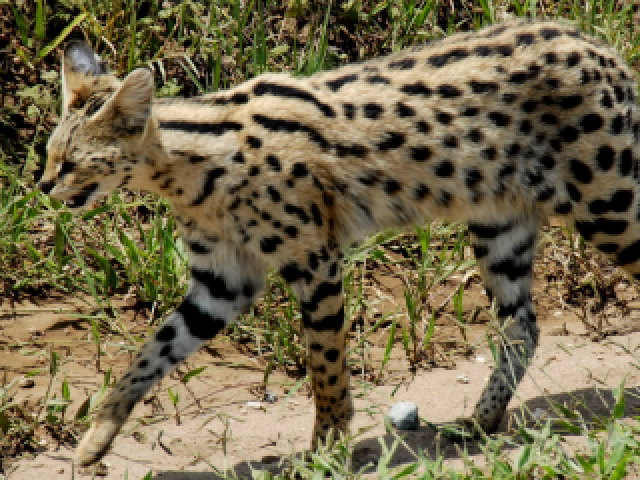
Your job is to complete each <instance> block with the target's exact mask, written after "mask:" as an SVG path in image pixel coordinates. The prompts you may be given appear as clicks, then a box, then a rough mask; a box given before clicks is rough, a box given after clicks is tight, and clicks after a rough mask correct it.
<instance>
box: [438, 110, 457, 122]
mask: <svg viewBox="0 0 640 480" xmlns="http://www.w3.org/2000/svg"><path fill="white" fill-rule="evenodd" d="M436 120H437V121H438V122H440V123H441V124H443V125H449V124H450V123H451V121H452V120H453V115H451V114H450V113H447V112H436Z"/></svg>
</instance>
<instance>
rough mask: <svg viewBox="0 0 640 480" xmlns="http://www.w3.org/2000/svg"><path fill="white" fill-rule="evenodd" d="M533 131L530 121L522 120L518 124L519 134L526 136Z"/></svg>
mask: <svg viewBox="0 0 640 480" xmlns="http://www.w3.org/2000/svg"><path fill="white" fill-rule="evenodd" d="M532 130H533V125H531V121H530V120H528V119H525V120H523V121H522V122H521V123H520V132H521V133H524V134H525V135H528V134H529V133H531V131H532Z"/></svg>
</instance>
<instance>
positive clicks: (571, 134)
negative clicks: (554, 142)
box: [560, 126, 580, 143]
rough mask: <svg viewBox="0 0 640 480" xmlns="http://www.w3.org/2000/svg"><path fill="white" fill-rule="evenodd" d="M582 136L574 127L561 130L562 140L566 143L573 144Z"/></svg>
mask: <svg viewBox="0 0 640 480" xmlns="http://www.w3.org/2000/svg"><path fill="white" fill-rule="evenodd" d="M579 136H580V131H579V130H578V129H577V128H575V127H572V126H567V127H562V129H561V130H560V138H561V139H562V141H563V142H565V143H573V142H575V141H576V140H577V139H578V137H579Z"/></svg>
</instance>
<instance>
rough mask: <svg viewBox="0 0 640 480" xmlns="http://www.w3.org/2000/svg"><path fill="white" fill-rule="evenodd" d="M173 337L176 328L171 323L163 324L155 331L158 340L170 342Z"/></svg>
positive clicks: (174, 336)
mask: <svg viewBox="0 0 640 480" xmlns="http://www.w3.org/2000/svg"><path fill="white" fill-rule="evenodd" d="M174 338H176V329H175V328H174V327H172V326H171V325H165V326H163V327H162V328H161V329H160V330H158V332H157V333H156V340H157V341H158V342H170V341H171V340H173V339H174Z"/></svg>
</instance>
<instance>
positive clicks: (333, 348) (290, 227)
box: [42, 21, 640, 463]
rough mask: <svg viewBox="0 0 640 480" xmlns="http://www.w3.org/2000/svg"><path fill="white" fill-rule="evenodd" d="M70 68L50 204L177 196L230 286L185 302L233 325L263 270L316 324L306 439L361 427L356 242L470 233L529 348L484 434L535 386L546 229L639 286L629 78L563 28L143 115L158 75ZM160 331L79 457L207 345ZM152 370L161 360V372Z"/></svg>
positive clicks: (494, 398)
mask: <svg viewBox="0 0 640 480" xmlns="http://www.w3.org/2000/svg"><path fill="white" fill-rule="evenodd" d="M78 55H79V54H78ZM89 63H91V62H89ZM89 70H91V69H89ZM93 70H94V71H96V72H97V71H98V70H99V68H98V66H93ZM64 71H65V76H64V78H65V86H64V91H65V102H64V108H63V118H62V119H61V122H60V124H59V126H58V127H57V129H56V130H55V132H54V133H53V134H52V137H51V139H50V142H49V163H48V165H47V170H46V172H45V174H44V176H43V180H42V182H43V183H42V184H43V185H45V186H46V187H47V188H46V190H50V191H51V194H52V195H53V196H56V197H58V198H61V199H71V201H72V203H73V204H75V206H82V205H85V204H86V203H87V202H88V201H90V200H91V199H93V198H95V196H96V195H97V194H99V193H107V192H108V191H110V190H111V189H113V188H116V187H118V186H128V187H131V188H139V189H143V190H146V191H150V192H154V193H157V194H159V195H162V196H164V197H166V198H168V199H169V201H170V203H171V206H172V208H173V212H174V214H175V216H176V218H177V219H178V222H179V223H180V228H181V232H182V235H183V237H184V239H185V241H186V242H187V244H188V245H190V248H191V251H190V258H191V262H192V265H193V267H194V268H197V269H205V270H206V271H207V272H213V273H215V274H216V275H217V276H218V277H216V278H217V279H218V280H216V282H217V283H215V284H216V285H218V284H220V285H222V286H221V287H219V288H222V290H223V291H224V292H226V297H225V298H222V297H224V296H223V295H221V296H220V297H216V295H217V294H216V293H215V292H212V293H211V295H210V296H207V295H208V294H207V293H206V288H205V287H207V284H204V283H202V282H200V280H197V279H196V280H194V281H193V283H192V288H191V290H190V294H189V295H188V297H187V299H186V300H185V304H183V306H184V308H185V311H186V309H187V307H189V308H191V309H192V310H190V311H195V312H196V317H198V318H200V317H199V313H198V312H200V313H201V314H202V315H201V316H202V317H203V318H205V319H214V320H217V319H222V320H221V321H224V322H229V321H232V320H233V318H235V315H237V313H238V311H239V310H240V309H241V307H242V308H244V307H246V306H247V305H248V304H250V301H251V300H252V299H253V298H254V293H255V292H254V287H256V289H257V288H258V287H259V286H260V285H261V283H260V282H261V281H260V280H258V279H259V278H261V277H262V276H264V274H265V272H266V271H267V269H268V268H275V269H278V270H280V271H281V273H282V274H283V276H284V277H285V279H287V280H289V281H290V282H291V283H292V286H293V287H294V291H295V292H296V294H297V295H298V296H299V298H300V300H301V304H302V310H303V315H306V316H305V317H304V318H305V320H304V321H305V326H306V327H307V328H306V332H307V342H308V344H309V345H310V347H311V348H310V352H309V364H308V366H309V370H310V372H311V376H312V387H313V391H314V398H315V401H316V406H317V414H316V423H315V428H314V442H315V439H316V438H325V436H326V434H327V431H328V430H329V428H331V427H333V428H335V429H336V430H338V431H341V432H344V431H346V428H347V422H348V420H349V418H350V417H351V415H352V406H351V400H350V395H349V394H348V388H349V384H348V381H349V380H348V372H347V367H346V358H345V349H344V346H345V330H346V329H345V325H344V324H343V322H342V320H339V321H338V320H337V318H338V314H340V313H341V312H342V305H343V300H342V296H341V292H340V283H339V282H340V280H339V278H340V275H339V273H340V268H339V267H340V260H341V254H340V248H341V247H342V246H344V245H345V244H346V243H347V242H349V241H351V240H352V239H354V238H362V237H363V236H364V235H366V234H368V233H371V232H374V231H377V230H379V229H381V228H389V227H398V226H401V227H402V226H408V225H413V224H418V223H421V222H426V221H429V220H430V219H433V218H443V219H448V220H456V221H469V222H471V232H472V237H473V241H474V246H475V247H476V253H478V252H482V254H478V262H479V266H480V269H481V271H482V273H483V276H484V277H485V281H486V283H487V287H488V289H490V291H491V292H492V293H493V294H494V296H495V299H496V302H497V303H498V305H499V307H500V308H502V310H501V311H502V312H503V313H504V315H505V316H513V317H514V319H515V323H514V324H513V326H511V327H509V329H508V340H510V341H513V342H514V343H515V344H518V345H519V346H518V347H513V346H512V345H510V344H509V342H506V343H505V344H504V345H503V347H502V348H503V355H504V362H505V365H503V366H502V367H501V368H499V369H497V372H496V375H495V376H492V379H491V381H490V383H489V386H488V387H487V389H486V390H485V393H484V394H483V397H482V399H481V400H480V402H479V403H478V406H477V407H476V411H475V412H474V419H475V421H477V422H478V424H479V426H480V427H481V428H484V429H486V430H492V429H495V427H496V426H497V424H498V422H499V420H500V418H501V416H502V413H503V412H504V409H505V408H506V403H508V400H509V398H510V393H505V389H506V390H511V391H512V390H513V389H514V388H515V385H517V382H518V381H519V380H520V379H521V378H522V375H523V374H524V368H525V367H526V358H525V359H524V360H522V359H521V358H519V357H518V356H517V355H515V354H514V353H513V352H515V351H516V350H517V352H519V354H522V355H523V356H524V357H530V356H531V354H532V352H533V349H534V348H535V344H536V342H537V327H536V326H535V316H534V315H533V311H532V306H531V299H530V293H529V289H530V280H531V272H530V263H531V261H532V258H533V243H534V240H535V230H536V228H537V227H538V226H539V224H540V223H541V222H542V221H544V219H546V218H547V217H548V216H549V215H552V214H555V215H561V216H565V217H566V219H567V221H574V222H575V223H576V226H577V228H578V230H579V231H581V233H583V234H584V235H585V237H587V239H588V240H591V241H594V242H595V243H596V245H597V246H598V248H600V249H601V250H603V251H605V252H606V253H609V254H612V256H613V257H614V259H617V260H618V261H620V262H621V263H623V264H624V265H625V266H626V268H627V269H628V270H629V271H630V272H632V273H638V272H640V262H638V261H637V256H636V255H635V253H634V251H635V250H634V248H635V242H637V241H638V239H639V238H640V228H638V226H637V215H638V212H637V204H638V194H639V193H640V192H639V191H638V184H637V154H638V152H637V150H638V149H637V136H638V123H637V122H638V120H637V106H636V103H635V96H636V94H637V87H636V83H635V79H634V75H633V73H632V72H631V71H630V70H629V68H628V67H627V66H626V65H625V64H624V61H623V60H622V59H621V58H620V56H619V55H618V54H617V53H616V52H615V51H614V50H613V49H612V48H611V47H609V46H607V45H604V44H602V43H601V42H599V41H596V40H594V39H592V38H590V37H587V36H585V35H584V34H582V33H580V32H579V31H577V30H576V29H575V28H574V27H572V26H569V25H562V24H556V23H552V22H541V23H527V22H522V21H517V22H512V23H509V24H505V25H499V26H496V27H491V28H488V29H485V30H482V31H480V32H478V33H472V34H458V35H454V36H452V37H450V38H447V39H445V40H443V41H441V42H435V43H433V44H431V45H429V46H426V47H421V48H413V49H408V50H405V51H403V52H400V53H398V54H395V55H391V56H388V57H384V58H380V59H376V60H373V61H369V62H366V63H361V64H355V65H348V66H345V67H342V68H340V69H337V70H333V71H330V72H323V73H319V74H317V75H314V76H312V77H309V78H293V77H291V76H289V75H285V74H266V75H262V76H260V77H257V78H255V79H252V80H250V81H248V82H246V83H244V84H242V85H239V86H237V87H235V88H233V89H232V90H229V91H226V92H219V93H215V94H212V95H207V96H204V97H198V98H194V99H187V100H183V99H161V100H156V101H154V102H153V103H152V98H151V97H152V86H153V78H152V74H151V72H150V71H147V70H136V71H134V72H132V73H131V74H130V75H129V76H128V77H127V78H126V79H125V80H124V82H122V83H120V82H118V81H117V80H116V79H115V77H113V76H110V75H100V76H97V77H96V76H95V75H84V74H82V73H74V72H73V65H68V64H65V66H64ZM116 89H117V90H116ZM114 90H116V91H115V93H113V92H114ZM92 94H93V95H92ZM100 101H102V103H100ZM85 102H86V103H85ZM92 102H94V103H93V106H92ZM91 109H93V110H96V111H90V112H89V110H91ZM610 151H611V152H612V153H611V154H610V155H608V154H609V153H610ZM273 159H276V160H275V161H274V160H273ZM63 162H67V163H66V164H65V167H61V166H62V165H63ZM61 168H62V169H63V172H66V174H63V175H61V174H60V169H61ZM43 189H44V188H43ZM274 192H275V193H274ZM487 252H488V253H487ZM527 265H528V267H527ZM210 278H211V277H210ZM220 279H222V280H220ZM243 282H244V283H243ZM247 282H249V284H251V289H250V291H249V293H246V292H245V293H242V292H243V290H242V288H244V287H243V285H244V286H246V285H247ZM208 285H209V286H210V285H212V284H208ZM256 291H258V290H256ZM203 292H204V293H203ZM243 295H244V296H243ZM229 298H233V301H231V300H229ZM225 302H226V303H225ZM229 302H231V303H229ZM233 302H236V303H233ZM185 305H186V306H185ZM194 305H196V306H197V307H198V308H197V309H196V310H193V306H194ZM305 309H306V310H305ZM334 317H335V318H334ZM198 318H196V320H198ZM200 320H202V319H200ZM200 320H198V321H200ZM180 322H182V323H180ZM323 322H324V323H323ZM167 325H169V326H171V328H172V329H174V326H175V331H176V332H178V333H177V335H176V337H175V338H176V339H175V340H174V339H173V337H172V339H170V340H162V339H156V340H154V341H153V342H151V343H150V344H149V345H148V346H147V347H145V349H144V350H143V352H142V353H141V354H140V358H142V359H145V361H146V363H145V364H144V365H145V367H140V366H139V365H134V366H132V368H131V369H130V371H129V377H127V378H125V379H123V380H122V381H121V382H120V383H119V384H118V386H117V387H116V389H115V390H114V393H113V394H112V395H111V396H110V397H109V399H108V400H107V401H106V403H105V405H106V406H105V407H104V408H103V410H102V411H101V413H100V414H99V415H98V419H97V420H96V422H95V423H94V426H93V427H92V431H91V432H90V433H89V434H88V435H87V437H86V438H85V440H84V441H83V444H82V446H81V448H80V450H79V451H80V453H79V458H80V459H81V461H82V462H83V463H91V462H92V461H95V460H96V459H97V458H99V457H100V456H101V455H102V454H103V453H104V452H105V451H106V449H107V448H108V446H109V444H110V442H111V440H112V438H113V436H114V435H115V433H116V432H117V430H118V428H119V426H120V425H121V424H122V422H124V421H125V420H126V418H127V415H128V412H129V408H130V407H132V406H133V403H135V401H137V399H139V398H140V396H141V395H143V394H144V389H142V388H138V387H137V386H136V387H134V386H133V385H137V384H139V383H144V384H145V387H144V388H148V386H147V384H149V385H150V384H151V383H152V382H154V381H157V380H158V379H159V378H160V377H161V376H162V375H165V374H166V373H167V368H168V367H167V368H165V366H164V364H161V363H159V360H158V361H156V360H157V357H158V355H159V353H158V352H160V351H161V350H160V349H161V348H162V347H163V346H164V347H165V348H169V350H170V351H176V350H180V349H181V348H182V347H183V344H184V345H187V344H188V345H189V346H188V348H187V347H184V351H185V352H186V351H187V350H189V351H191V350H192V349H193V348H196V347H197V345H196V343H197V342H195V341H194V342H193V344H192V343H189V342H190V340H189V341H187V340H188V339H189V338H191V337H188V335H187V334H186V333H180V332H182V331H183V330H181V329H183V327H184V326H185V325H186V329H187V330H188V331H190V332H191V334H192V336H194V335H193V331H194V330H193V329H194V328H197V326H196V321H195V320H189V318H188V317H187V316H186V315H185V314H183V313H180V309H178V314H176V316H175V318H170V319H169V320H168V321H167ZM213 334H215V332H207V334H206V335H204V334H203V335H201V336H198V335H195V337H198V338H199V339H200V340H205V339H206V338H208V335H209V336H210V335H213ZM181 335H182V336H181ZM160 337H161V335H160ZM185 339H187V340H185ZM181 342H182V343H181ZM198 345H199V344H198ZM151 361H155V362H156V364H157V365H160V367H158V370H156V371H157V372H159V373H158V374H157V375H155V376H154V375H153V372H152V373H148V372H149V371H150V367H147V366H146V365H148V364H149V362H151ZM513 362H515V364H516V367H512V366H511V367H509V368H512V370H509V371H507V370H508V368H507V366H506V364H507V363H513ZM513 370H515V371H516V373H513ZM143 371H145V372H147V373H146V374H145V375H142V374H141V373H142V372H143ZM136 375H139V377H136ZM499 375H502V377H499ZM510 375H512V376H513V380H509V379H507V377H509V376H510ZM131 378H134V379H135V378H139V379H140V381H139V382H133V383H131V384H129V383H127V382H130V381H131ZM145 382H146V383H145Z"/></svg>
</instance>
